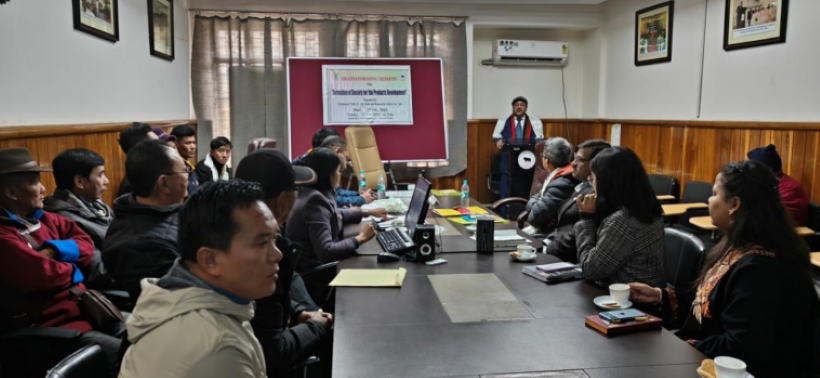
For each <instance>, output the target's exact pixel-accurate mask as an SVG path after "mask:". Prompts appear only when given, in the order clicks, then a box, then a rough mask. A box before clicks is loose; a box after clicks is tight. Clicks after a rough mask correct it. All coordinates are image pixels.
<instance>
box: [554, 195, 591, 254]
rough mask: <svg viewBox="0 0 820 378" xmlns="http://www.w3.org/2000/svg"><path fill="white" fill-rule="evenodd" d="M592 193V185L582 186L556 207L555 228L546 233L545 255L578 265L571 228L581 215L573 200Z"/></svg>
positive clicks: (573, 233) (576, 250)
mask: <svg viewBox="0 0 820 378" xmlns="http://www.w3.org/2000/svg"><path fill="white" fill-rule="evenodd" d="M573 190H574V189H573ZM594 192H595V189H594V188H593V187H592V185H589V184H584V186H583V187H580V189H579V190H578V191H577V192H573V193H572V195H571V196H569V198H567V199H566V200H564V202H562V203H561V206H559V207H558V213H557V214H556V215H555V227H554V228H553V229H552V230H551V231H547V239H549V240H550V243H549V245H547V253H549V254H551V255H554V256H556V257H558V258H559V259H561V260H563V261H566V262H569V263H573V264H577V263H578V249H577V248H576V246H575V232H574V231H573V227H574V226H575V223H578V221H579V220H581V215H580V214H579V213H578V204H576V203H575V198H577V197H578V196H581V195H587V194H592V193H594Z"/></svg>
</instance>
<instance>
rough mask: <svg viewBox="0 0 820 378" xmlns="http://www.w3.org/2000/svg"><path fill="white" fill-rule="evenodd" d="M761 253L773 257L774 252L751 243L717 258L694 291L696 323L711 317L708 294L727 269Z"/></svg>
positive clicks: (693, 311)
mask: <svg viewBox="0 0 820 378" xmlns="http://www.w3.org/2000/svg"><path fill="white" fill-rule="evenodd" d="M753 254H755V255H762V256H768V257H775V255H774V253H772V252H771V251H770V250H768V249H765V248H763V247H761V246H759V245H753V246H751V247H748V248H742V249H732V250H730V251H729V252H728V253H726V254H725V255H724V256H723V257H721V258H720V260H718V261H717V262H716V263H715V265H712V267H711V268H709V270H708V271H707V272H706V277H705V278H704V279H703V282H701V283H700V284H699V285H698V290H697V292H696V293H695V301H694V302H692V315H695V318H696V319H697V320H698V323H701V324H703V319H704V318H711V317H712V312H711V310H710V308H709V307H711V303H710V302H709V296H710V295H711V294H712V290H714V289H715V286H717V284H718V282H720V280H721V279H722V278H723V276H725V275H726V273H727V272H729V269H731V268H732V265H734V264H735V263H736V262H738V261H740V259H742V258H743V257H745V256H749V255H753Z"/></svg>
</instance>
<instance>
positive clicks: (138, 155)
mask: <svg viewBox="0 0 820 378" xmlns="http://www.w3.org/2000/svg"><path fill="white" fill-rule="evenodd" d="M125 174H126V176H127V177H128V179H129V180H130V181H131V183H132V184H133V185H134V192H133V193H132V194H130V195H127V196H122V197H119V198H117V199H116V200H115V201H114V215H115V216H114V218H115V219H114V222H113V223H111V227H109V228H108V233H107V234H106V236H105V241H104V242H103V243H104V248H103V261H104V262H105V266H106V268H108V272H109V274H111V277H113V278H114V280H115V281H116V282H117V284H118V286H119V287H120V288H122V289H123V290H126V291H128V294H130V295H131V298H137V297H139V291H140V286H139V283H140V280H142V279H143V278H146V277H162V276H163V275H165V273H167V272H168V269H170V268H171V265H173V263H174V260H176V258H177V257H179V248H178V247H177V231H178V223H179V218H178V217H179V209H180V207H181V205H182V201H183V200H184V199H185V197H186V196H187V193H188V174H190V172H188V169H187V167H186V166H185V163H184V162H183V161H182V158H181V157H180V156H179V154H178V153H177V151H176V149H173V148H171V147H168V146H166V145H165V144H163V143H162V141H158V140H157V141H149V142H144V143H140V144H138V145H137V146H135V147H134V148H133V149H131V152H130V153H128V158H127V159H126V161H125Z"/></svg>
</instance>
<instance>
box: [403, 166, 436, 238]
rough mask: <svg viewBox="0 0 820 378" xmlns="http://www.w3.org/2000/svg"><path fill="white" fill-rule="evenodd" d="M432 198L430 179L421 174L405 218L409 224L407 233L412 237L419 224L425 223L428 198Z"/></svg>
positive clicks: (406, 223)
mask: <svg viewBox="0 0 820 378" xmlns="http://www.w3.org/2000/svg"><path fill="white" fill-rule="evenodd" d="M428 198H430V181H427V179H426V178H424V177H422V176H421V175H419V179H418V181H416V189H414V190H413V197H412V198H411V199H410V206H409V208H408V209H407V215H406V216H405V218H404V225H405V226H407V234H408V235H410V236H411V237H412V236H413V233H414V232H415V231H416V225H417V224H424V219H425V218H427V207H428V204H427V199H428Z"/></svg>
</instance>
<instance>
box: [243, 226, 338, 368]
mask: <svg viewBox="0 0 820 378" xmlns="http://www.w3.org/2000/svg"><path fill="white" fill-rule="evenodd" d="M276 246H277V247H278V248H279V250H280V251H281V252H282V260H281V261H279V279H278V280H277V283H276V292H275V293H274V294H273V295H271V296H270V297H267V298H262V299H260V300H258V301H256V313H255V315H254V317H253V320H251V326H252V327H253V332H254V334H256V338H257V340H259V344H260V345H261V346H262V350H263V351H264V352H265V364H266V366H267V373H268V376H269V377H287V376H290V370H291V368H292V367H293V364H294V363H295V362H298V361H299V360H301V359H303V358H306V357H308V356H310V355H311V354H313V353H315V352H316V350H317V346H318V345H319V342H320V341H322V340H323V339H324V338H325V337H326V334H327V331H326V330H325V328H324V327H322V323H320V322H318V321H315V320H309V321H307V322H306V323H304V324H297V323H298V321H297V320H298V316H299V314H301V313H302V312H304V311H309V310H311V309H309V308H307V307H305V306H303V305H301V304H299V303H297V302H295V301H293V300H292V299H291V289H292V286H291V282H293V280H294V279H299V278H298V275H296V273H295V272H294V269H295V268H296V260H298V258H299V254H300V253H301V245H299V244H297V243H293V242H291V241H290V240H288V239H286V238H284V237H282V236H280V237H279V239H277V241H276ZM290 324H295V325H294V326H293V327H290Z"/></svg>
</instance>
